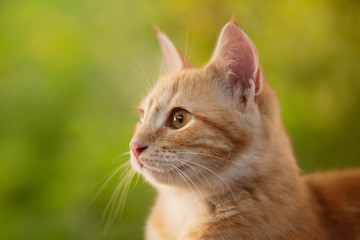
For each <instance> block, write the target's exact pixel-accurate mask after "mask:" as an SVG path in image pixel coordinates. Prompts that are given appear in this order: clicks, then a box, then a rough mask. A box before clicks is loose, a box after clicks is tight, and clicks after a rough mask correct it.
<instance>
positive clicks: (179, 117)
mask: <svg viewBox="0 0 360 240" xmlns="http://www.w3.org/2000/svg"><path fill="white" fill-rule="evenodd" d="M178 120H179V122H180V123H183V121H184V116H183V115H182V114H180V115H178Z"/></svg>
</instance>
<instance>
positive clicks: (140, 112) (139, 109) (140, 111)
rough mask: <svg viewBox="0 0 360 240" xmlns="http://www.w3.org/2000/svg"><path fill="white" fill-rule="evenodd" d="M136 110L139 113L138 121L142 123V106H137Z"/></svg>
mask: <svg viewBox="0 0 360 240" xmlns="http://www.w3.org/2000/svg"><path fill="white" fill-rule="evenodd" d="M136 111H137V112H138V114H139V115H140V122H141V123H142V122H143V121H144V113H145V111H144V110H143V109H142V108H139V107H137V108H136Z"/></svg>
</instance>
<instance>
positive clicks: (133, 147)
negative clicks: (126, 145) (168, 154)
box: [130, 143, 148, 158]
mask: <svg viewBox="0 0 360 240" xmlns="http://www.w3.org/2000/svg"><path fill="white" fill-rule="evenodd" d="M147 147H148V146H141V145H139V144H137V143H130V148H131V151H132V152H133V153H134V155H135V157H136V158H138V157H139V156H140V154H141V153H142V152H143V151H144V150H145V149H147Z"/></svg>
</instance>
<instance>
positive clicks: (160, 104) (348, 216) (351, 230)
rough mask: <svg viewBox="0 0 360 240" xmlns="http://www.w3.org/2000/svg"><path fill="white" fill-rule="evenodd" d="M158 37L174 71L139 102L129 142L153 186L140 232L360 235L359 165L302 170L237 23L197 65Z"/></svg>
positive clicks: (159, 235) (154, 239)
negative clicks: (345, 168)
mask: <svg viewBox="0 0 360 240" xmlns="http://www.w3.org/2000/svg"><path fill="white" fill-rule="evenodd" d="M158 36H159V40H160V43H161V47H162V50H163V52H164V55H165V57H166V60H167V62H168V65H169V69H171V70H172V73H171V74H169V75H167V76H165V77H163V78H161V79H160V80H159V82H158V84H157V85H156V86H155V88H154V89H153V91H152V92H151V93H150V94H149V95H148V96H147V98H145V99H144V101H143V102H142V103H141V105H140V109H141V112H142V115H143V121H142V123H140V124H139V125H138V126H137V128H136V133H135V135H134V138H133V140H132V142H131V144H130V146H131V149H132V164H133V167H134V168H135V169H136V170H137V171H139V172H141V173H142V174H143V175H144V176H145V177H146V179H147V180H148V181H149V182H151V183H152V184H153V185H154V186H155V187H156V188H157V189H158V191H159V195H158V197H157V200H156V203H155V206H154V207H153V209H152V212H151V215H150V217H149V219H148V221H147V226H146V239H148V240H163V239H164V240H165V239H166V240H185V239H188V240H190V239H192V240H195V239H199V240H200V239H201V240H203V239H204V240H205V239H209V240H218V239H219V240H220V239H224V240H225V239H242V240H247V239H249V240H250V239H252V240H254V239H259V240H266V239H269V240H270V239H299V240H300V239H319V240H322V239H324V240H325V239H326V240H330V239H333V240H335V239H344V240H345V239H349V240H350V239H360V170H353V171H346V172H332V173H319V174H314V175H310V176H306V177H302V176H301V175H300V171H299V168H298V166H297V163H296V160H295V157H294V154H293V150H292V147H291V143H290V140H289V138H288V135H287V133H286V131H285V129H284V127H283V124H282V120H281V116H280V105H279V102H278V98H277V96H276V93H275V92H274V91H273V90H272V89H271V87H270V85H269V84H268V83H267V81H266V80H265V78H264V76H263V73H262V70H261V67H260V64H259V61H258V56H257V52H256V48H255V46H254V45H253V43H252V42H251V40H250V39H249V38H248V37H247V35H246V34H245V33H244V32H243V31H242V29H241V28H239V27H238V26H237V25H236V24H235V23H233V22H230V23H228V24H227V25H226V26H225V27H224V29H223V31H222V33H221V35H220V38H219V42H218V45H217V47H216V49H215V53H214V55H213V57H212V59H211V61H210V62H209V63H208V64H207V65H206V66H204V67H203V68H189V67H188V66H192V65H191V63H190V62H189V61H188V60H187V59H185V58H184V57H183V56H182V55H181V54H179V52H178V51H177V50H176V48H175V47H174V46H173V45H172V43H171V42H170V40H169V39H168V38H167V37H166V36H165V35H164V34H163V33H161V32H158Z"/></svg>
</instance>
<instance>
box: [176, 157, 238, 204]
mask: <svg viewBox="0 0 360 240" xmlns="http://www.w3.org/2000/svg"><path fill="white" fill-rule="evenodd" d="M182 161H186V162H188V163H189V164H195V165H196V166H199V167H202V168H203V169H205V170H207V171H209V172H210V173H212V174H214V175H215V176H216V177H217V178H219V179H220V180H221V181H222V182H223V183H224V184H225V186H226V187H227V188H228V190H229V191H230V193H231V195H232V197H233V198H234V199H235V196H234V193H233V191H232V189H231V187H230V186H229V184H228V183H227V182H226V181H225V180H224V179H223V178H222V177H221V176H220V173H216V172H214V171H213V170H211V169H209V168H207V167H205V166H203V165H202V164H200V163H196V162H191V161H188V160H184V159H182Z"/></svg>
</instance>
